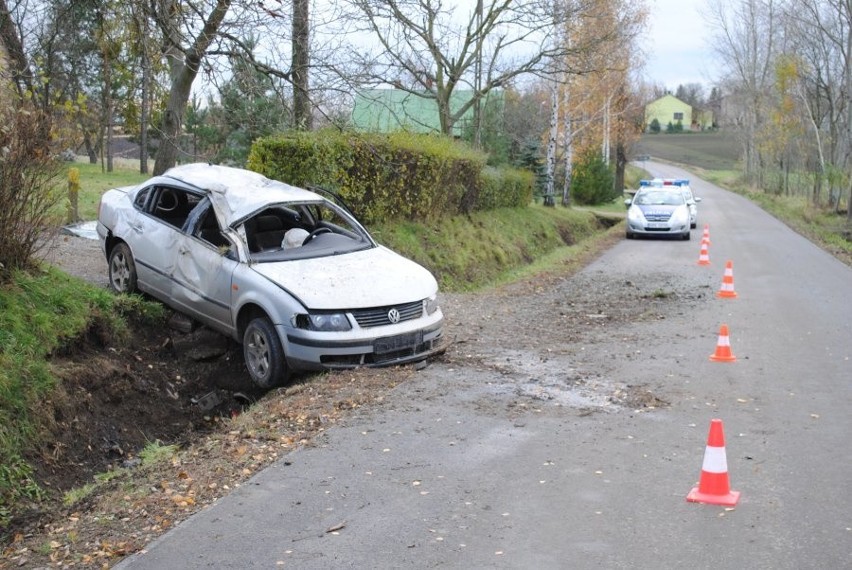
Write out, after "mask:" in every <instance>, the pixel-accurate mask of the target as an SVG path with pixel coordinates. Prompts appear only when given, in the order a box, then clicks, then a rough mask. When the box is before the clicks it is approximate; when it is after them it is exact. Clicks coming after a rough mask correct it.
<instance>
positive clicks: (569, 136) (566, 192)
mask: <svg viewBox="0 0 852 570" xmlns="http://www.w3.org/2000/svg"><path fill="white" fill-rule="evenodd" d="M570 91H571V88H570V86H569V85H567V84H566V85H565V86H564V87H563V90H562V112H563V113H564V117H565V118H564V120H563V121H562V128H563V135H562V146H563V149H562V152H564V153H565V178H563V180H562V205H563V206H564V207H566V208H570V207H571V176H572V175H573V173H574V131H573V124H572V121H571V110H570V109H571V107H570V106H569V97H570V96H571V95H570Z"/></svg>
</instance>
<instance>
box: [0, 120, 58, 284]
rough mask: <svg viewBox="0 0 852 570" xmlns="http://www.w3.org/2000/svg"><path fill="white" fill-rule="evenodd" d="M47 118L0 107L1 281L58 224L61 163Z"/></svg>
mask: <svg viewBox="0 0 852 570" xmlns="http://www.w3.org/2000/svg"><path fill="white" fill-rule="evenodd" d="M49 131H50V123H49V120H48V118H47V117H45V116H44V115H43V114H42V113H39V112H38V111H37V110H35V109H29V108H27V107H26V106H22V107H16V106H14V105H8V106H6V105H2V106H0V149H2V152H0V282H3V281H4V280H5V279H7V278H8V276H9V275H10V272H11V271H12V270H14V269H18V268H26V267H30V266H31V265H32V260H33V256H34V254H35V253H36V252H37V251H38V250H39V248H40V247H41V246H43V245H44V243H45V240H44V239H43V238H44V237H45V234H46V233H47V232H49V231H50V230H51V229H52V228H54V227H55V226H56V225H57V223H58V222H59V221H61V216H62V212H60V211H59V209H58V208H57V206H58V204H59V203H60V202H61V201H62V199H63V197H64V195H63V193H62V192H61V191H60V190H59V189H58V184H57V181H58V180H59V179H60V176H61V174H62V163H61V162H60V161H58V160H56V159H54V157H53V156H52V154H51V152H50V149H49V146H48V144H47V143H48V139H49Z"/></svg>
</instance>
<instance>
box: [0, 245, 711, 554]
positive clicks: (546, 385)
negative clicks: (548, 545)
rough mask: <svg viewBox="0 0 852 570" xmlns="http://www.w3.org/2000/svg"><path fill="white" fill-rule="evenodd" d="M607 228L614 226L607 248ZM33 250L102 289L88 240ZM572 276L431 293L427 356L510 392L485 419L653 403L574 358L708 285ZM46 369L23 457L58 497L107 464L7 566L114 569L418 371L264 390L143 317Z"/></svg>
mask: <svg viewBox="0 0 852 570" xmlns="http://www.w3.org/2000/svg"><path fill="white" fill-rule="evenodd" d="M617 239H621V235H620V233H618V232H611V239H610V242H609V245H611V243H612V241H613V240H617ZM607 246H608V244H606V243H604V244H602V245H601V247H602V248H605V247H607ZM590 255H595V254H594V252H593V253H591V254H590ZM46 259H47V260H48V261H49V262H51V263H54V264H56V265H58V266H59V267H61V268H63V269H65V270H66V271H67V272H69V273H71V274H72V275H75V276H78V277H81V278H83V279H85V280H87V281H90V282H92V283H94V284H97V285H99V286H104V287H105V286H106V262H105V260H104V259H103V255H102V253H101V252H100V249H99V246H98V243H97V242H96V241H91V240H85V239H82V238H77V237H71V236H64V237H61V238H60V239H59V241H58V243H57V244H56V246H55V247H54V248H53V249H52V250H51V251H49V252H47V253H46ZM572 273H573V271H572V270H569V269H568V268H567V267H566V268H565V269H564V271H563V270H557V271H555V272H553V273H551V274H548V275H544V276H539V277H537V278H535V279H530V280H525V281H521V282H518V283H515V284H512V285H509V286H506V287H501V288H498V289H496V290H492V291H487V292H479V293H464V294H442V297H441V304H442V309H443V311H444V314H445V318H446V329H445V334H446V347H447V350H446V352H445V354H443V355H442V356H440V357H439V359H440V360H441V361H442V362H443V363H444V364H446V365H449V366H452V367H454V368H456V369H461V368H464V369H470V371H471V374H480V373H482V372H483V371H485V372H487V373H488V374H489V377H491V378H493V379H494V380H493V381H492V382H489V388H488V389H489V390H493V391H498V392H501V393H502V395H507V394H508V395H509V396H511V398H510V399H511V400H512V402H513V403H512V404H510V405H509V406H508V407H507V406H506V405H505V403H493V402H490V401H489V399H488V398H483V399H482V401H481V402H479V403H478V405H479V406H481V407H482V408H484V409H486V411H488V412H489V413H493V414H500V415H509V416H511V415H512V414H519V413H523V409H524V405H523V403H524V402H550V403H555V404H557V405H560V406H566V407H571V408H575V409H577V410H579V413H598V412H607V411H617V410H619V409H630V410H642V409H649V408H656V407H662V406H666V405H667V400H668V396H667V395H666V394H665V393H664V392H663V391H662V390H661V389H660V388H659V387H658V386H648V385H631V384H629V383H624V382H616V381H614V380H613V379H612V378H610V377H609V375H608V374H607V371H608V370H609V369H610V364H609V363H608V362H607V359H606V358H598V359H595V360H589V359H588V358H578V355H582V354H583V351H584V350H585V348H584V347H586V346H589V345H592V344H595V343H597V342H601V341H603V340H607V339H610V337H611V335H612V334H613V331H614V330H617V329H620V328H621V325H623V324H625V323H631V322H633V323H641V322H649V323H651V324H655V323H656V322H657V321H661V320H665V319H666V318H667V315H670V314H671V313H672V311H677V310H678V309H677V306H678V305H679V304H680V303H682V301H684V300H689V301H692V302H701V301H702V300H705V299H707V298H709V297H711V296H712V293H711V292H710V291H709V289H705V290H698V291H694V290H688V289H687V288H686V287H685V286H683V284H682V283H679V281H678V278H677V277H676V276H674V275H654V274H650V275H643V276H642V277H641V282H637V281H634V280H628V279H624V280H621V281H616V282H607V281H604V280H602V279H600V278H599V276H596V275H594V274H591V275H589V274H586V273H582V274H576V275H574V274H572ZM637 300H641V307H642V309H641V311H637ZM628 340H630V339H625V341H628ZM632 340H634V341H635V340H636V339H632ZM630 344H635V342H634V343H630ZM590 352H591V351H590ZM630 356H631V355H630V354H625V355H622V357H624V358H630ZM54 365H55V369H56V371H57V375H58V376H59V377H60V378H62V380H63V386H64V390H63V393H62V396H61V397H59V398H58V399H57V401H55V402H51V403H50V404H51V405H52V406H54V408H55V410H56V414H55V416H56V418H57V420H56V424H55V426H54V431H53V439H52V443H51V444H50V445H48V446H46V447H45V449H43V450H42V451H41V453H40V454H39V456H38V457H34V458H31V459H32V460H33V461H34V463H35V465H37V477H38V479H39V482H40V483H41V484H42V485H43V486H44V487H45V488H46V489H47V490H48V491H49V493H51V494H52V495H53V499H54V501H53V504H55V505H58V504H60V501H61V496H62V494H63V493H64V492H65V491H67V490H69V489H75V488H79V487H81V486H82V485H84V484H88V483H91V482H92V481H94V477H95V475H96V474H104V473H108V474H113V475H112V476H110V477H104V476H103V475H100V476H99V477H98V480H99V481H101V482H100V484H99V487H98V490H97V491H96V492H95V493H94V494H92V495H89V496H87V497H86V498H84V499H82V500H80V501H78V502H77V503H74V504H71V505H70V506H67V507H61V506H59V507H54V508H46V507H45V506H44V505H42V506H38V507H35V508H34V509H33V511H32V512H31V513H30V515H29V516H28V517H24V518H21V519H18V520H16V521H15V525H14V526H13V528H12V529H11V530H12V533H11V535H10V536H9V540H8V541H7V543H6V545H5V551H4V559H5V560H6V563H8V564H10V565H21V564H23V565H25V566H26V565H40V564H50V563H60V564H61V563H63V562H64V563H72V562H73V563H75V564H77V565H79V566H81V567H96V566H97V567H101V566H102V565H104V564H106V565H111V564H112V563H114V562H116V561H117V560H119V559H121V558H122V557H123V556H125V555H127V554H130V553H132V552H135V551H137V550H139V549H141V548H143V547H144V546H145V544H146V543H147V542H149V541H150V540H152V539H153V538H155V537H156V536H158V535H159V534H161V533H162V532H164V531H165V530H167V529H169V528H171V526H173V525H174V524H175V523H176V522H178V521H180V520H182V519H184V518H186V517H187V516H189V515H190V514H192V512H194V511H196V510H198V509H199V508H201V507H202V506H203V505H205V504H208V503H210V502H212V501H214V500H215V499H216V498H217V497H220V496H222V495H224V494H227V492H228V490H229V489H233V488H234V487H236V486H238V485H239V484H240V483H241V482H242V481H244V480H245V479H247V478H248V477H250V476H251V475H252V474H253V473H255V472H257V471H258V470H259V469H262V468H263V467H264V466H266V465H268V464H270V463H271V462H273V461H276V460H278V459H279V458H280V457H281V456H282V455H283V454H286V453H287V452H288V451H290V450H292V449H294V448H296V447H298V446H304V445H311V444H312V441H313V439H314V438H315V437H316V436H317V434H321V433H322V432H323V431H324V430H325V429H327V428H329V427H330V426H332V425H334V424H335V423H338V422H342V421H345V420H346V417H347V415H348V414H352V413H358V411H359V410H361V409H364V408H365V407H370V408H372V407H376V406H381V405H382V403H383V401H384V400H385V398H387V397H388V394H389V392H390V391H391V390H392V389H393V388H394V387H395V386H396V385H398V384H399V383H401V382H417V372H418V367H417V366H408V367H403V368H390V369H362V370H355V371H345V372H338V373H328V374H319V375H306V376H299V377H296V378H294V379H293V383H292V384H291V385H290V386H287V387H282V388H280V389H277V390H274V391H272V392H269V393H266V394H261V393H258V392H254V391H252V389H251V387H250V385H249V383H248V378H247V375H246V374H245V372H244V369H243V366H244V364H243V362H242V356H241V351H240V350H239V347H238V346H236V345H235V344H234V343H232V342H230V341H228V340H227V339H224V338H223V337H221V336H220V335H217V334H215V333H212V332H210V331H206V330H205V329H203V328H200V329H195V330H193V331H192V332H190V333H186V332H181V331H179V330H176V329H175V328H170V327H165V328H147V329H146V328H140V329H139V330H137V331H136V334H135V335H134V339H133V342H132V343H131V344H130V345H129V346H127V347H123V348H116V347H112V346H109V343H108V342H106V339H99V338H98V336H97V335H96V334H92V335H89V337H88V338H87V339H85V340H84V341H81V342H80V343H78V344H77V345H76V346H73V347H69V348H68V349H67V350H65V351H64V352H63V353H62V354H60V355H57V357H56V359H55V362H54ZM504 401H505V399H502V398H501V399H500V402H504ZM518 403H520V404H521V405H518V406H516V405H515V404H518ZM151 442H160V443H161V444H162V445H176V446H177V448H178V449H179V451H178V452H177V453H175V454H174V455H173V456H172V457H171V459H170V460H169V461H167V462H161V463H158V464H156V465H155V466H148V465H142V464H141V461H140V451H141V450H142V449H143V448H144V447H145V446H146V445H149V444H151ZM46 544H47V545H50V548H45V547H44V545H46ZM3 564H5V563H3V562H2V561H0V566H2V565H3Z"/></svg>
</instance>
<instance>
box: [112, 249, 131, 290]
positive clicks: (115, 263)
mask: <svg viewBox="0 0 852 570" xmlns="http://www.w3.org/2000/svg"><path fill="white" fill-rule="evenodd" d="M108 267H109V286H110V288H111V289H112V290H113V291H115V292H116V293H128V294H129V293H135V292H136V262H135V261H133V254H132V253H131V252H130V248H129V247H127V244H126V243H119V244H117V245H116V246H115V247H114V248H112V251H111V252H110V254H109V266H108Z"/></svg>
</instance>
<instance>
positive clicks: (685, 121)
mask: <svg viewBox="0 0 852 570" xmlns="http://www.w3.org/2000/svg"><path fill="white" fill-rule="evenodd" d="M654 119H656V120H657V123H658V124H659V125H660V131H661V132H666V130H668V126H669V124H671V126H672V127H673V128H677V126H678V125H680V126H681V128H682V130H693V131H701V130H704V129H706V128H709V127H712V126H713V112H712V111H705V110H700V109H693V108H692V106H691V105H690V104H689V103H684V102H683V101H681V100H680V99H678V98H677V97H675V96H674V95H663V96H662V97H660V98H659V99H657V100H655V101H651V102H650V103H648V104H647V105H646V106H645V130H646V131H650V130H651V124H652V123H653V122H654Z"/></svg>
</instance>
